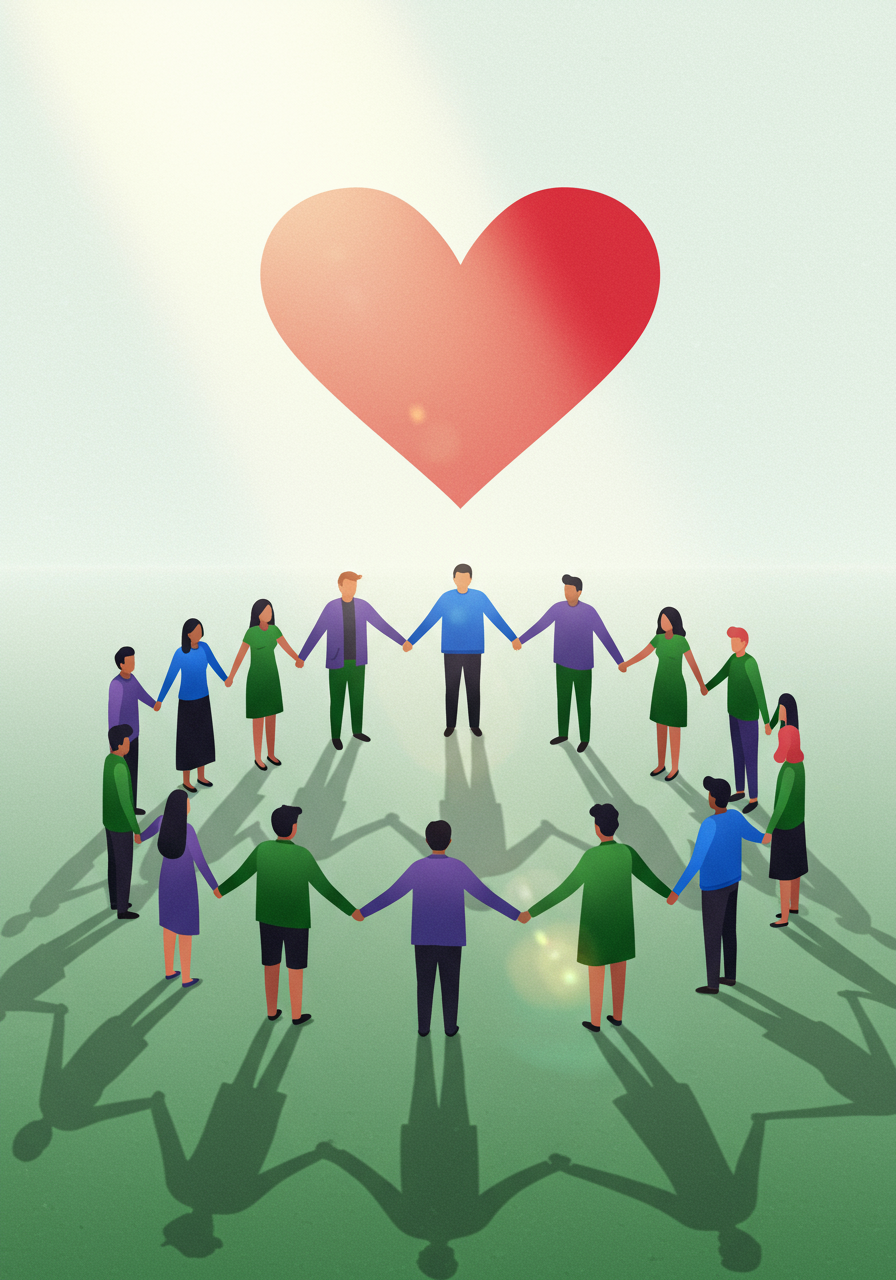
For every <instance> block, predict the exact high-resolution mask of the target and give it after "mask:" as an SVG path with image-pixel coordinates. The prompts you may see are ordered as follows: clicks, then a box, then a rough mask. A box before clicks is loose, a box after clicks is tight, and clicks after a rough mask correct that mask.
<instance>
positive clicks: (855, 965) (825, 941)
mask: <svg viewBox="0 0 896 1280" xmlns="http://www.w3.org/2000/svg"><path fill="white" fill-rule="evenodd" d="M785 936H786V938H787V940H788V943H790V944H796V946H798V947H801V948H802V950H803V951H805V952H806V953H807V954H808V955H810V956H811V957H812V958H813V960H818V961H819V962H820V963H821V964H823V965H825V966H826V967H827V968H828V969H832V970H833V971H834V973H838V974H839V975H840V976H841V978H845V979H846V980H847V982H851V983H853V984H854V985H855V986H857V987H861V989H862V993H863V994H864V995H866V996H867V997H868V998H869V999H870V1000H876V1001H877V1003H878V1004H885V1005H886V1006H887V1007H888V1008H890V1009H896V983H894V982H891V981H890V979H889V978H887V977H885V976H884V975H883V974H882V973H878V971H877V969H874V968H872V966H871V965H870V964H868V963H867V962H866V961H864V960H862V959H860V957H859V956H857V955H854V954H853V952H852V951H850V950H849V948H848V947H844V946H843V944H842V943H841V942H838V941H837V940H836V938H832V937H831V935H830V934H829V933H825V931H824V930H823V929H819V927H818V925H816V924H813V923H812V921H811V920H807V919H805V917H804V916H803V915H802V914H800V915H799V916H794V915H791V917H790V924H789V925H788V927H787V934H786V935H785Z"/></svg>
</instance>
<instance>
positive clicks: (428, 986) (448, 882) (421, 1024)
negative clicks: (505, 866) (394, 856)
mask: <svg viewBox="0 0 896 1280" xmlns="http://www.w3.org/2000/svg"><path fill="white" fill-rule="evenodd" d="M425 834H426V843H427V844H428V845H429V847H430V849H431V850H432V853H431V854H430V855H429V857H428V858H420V859H418V861H417V862H414V863H412V864H411V865H410V866H409V867H408V869H407V871H405V872H404V873H403V874H402V875H400V876H399V877H398V879H397V880H396V881H395V883H394V884H393V885H392V887H391V888H390V889H387V890H386V892H385V893H381V894H380V896H379V897H378V898H374V899H373V901H372V902H368V904H367V906H366V907H360V908H359V909H358V910H357V911H355V912H354V913H353V914H354V916H355V919H356V920H363V919H364V918H365V917H366V916H371V915H373V914H374V912H376V911H382V909H383V907H388V906H391V905H392V903H393V902H397V901H398V899H399V898H403V897H404V895H405V894H406V893H408V892H410V891H413V895H414V899H413V911H412V914H411V942H412V944H413V947H414V954H415V959H416V963H417V1030H418V1032H419V1034H420V1035H421V1036H428V1035H429V1024H430V1021H431V1018H432V997H433V991H434V989H435V983H436V969H437V968H438V970H439V981H440V983H441V987H442V1018H443V1019H444V1022H445V1035H446V1036H454V1035H457V1032H458V1026H457V1001H458V996H459V994H460V958H461V948H462V947H465V946H466V945H467V928H466V920H465V917H464V891H466V892H467V893H471V894H472V895H473V897H474V898H478V899H479V901H480V902H482V903H484V904H485V905H486V906H487V907H491V908H492V909H493V910H495V911H500V912H501V914H502V915H504V916H507V917H508V919H510V920H519V919H520V912H519V911H518V910H517V908H516V907H512V906H511V905H510V903H509V902H505V901H504V899H503V898H499V897H498V895H497V894H496V893H492V891H491V889H489V887H488V886H487V885H484V884H483V883H482V881H481V880H480V879H479V877H478V876H477V875H475V874H474V873H473V872H472V871H471V870H470V868H469V867H468V866H467V864H466V863H465V862H461V860H460V859H459V858H449V857H448V854H447V849H448V846H449V844H450V843H451V827H450V826H449V824H448V823H447V822H443V821H440V820H439V821H436V822H431V823H430V824H429V826H428V827H427V828H426V833H425Z"/></svg>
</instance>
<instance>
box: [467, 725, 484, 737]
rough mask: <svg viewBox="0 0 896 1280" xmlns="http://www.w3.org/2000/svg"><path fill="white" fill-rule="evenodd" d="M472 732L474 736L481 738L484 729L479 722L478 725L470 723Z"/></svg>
mask: <svg viewBox="0 0 896 1280" xmlns="http://www.w3.org/2000/svg"><path fill="white" fill-rule="evenodd" d="M470 733H472V735H473V737H474V738H481V737H482V730H481V729H480V728H479V725H478V724H477V725H472V724H471V725H470Z"/></svg>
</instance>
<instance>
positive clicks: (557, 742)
mask: <svg viewBox="0 0 896 1280" xmlns="http://www.w3.org/2000/svg"><path fill="white" fill-rule="evenodd" d="M561 742H569V736H568V735H567V736H566V737H565V738H551V746H552V747H556V746H557V745H558V744H559V743H561Z"/></svg>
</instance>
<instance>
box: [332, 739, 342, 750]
mask: <svg viewBox="0 0 896 1280" xmlns="http://www.w3.org/2000/svg"><path fill="white" fill-rule="evenodd" d="M332 743H333V746H334V747H335V748H336V750H337V751H341V750H342V739H341V738H333V739H332Z"/></svg>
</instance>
